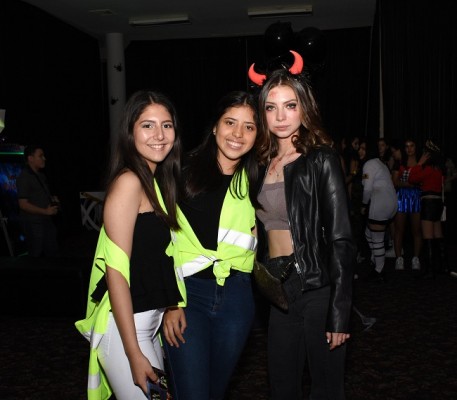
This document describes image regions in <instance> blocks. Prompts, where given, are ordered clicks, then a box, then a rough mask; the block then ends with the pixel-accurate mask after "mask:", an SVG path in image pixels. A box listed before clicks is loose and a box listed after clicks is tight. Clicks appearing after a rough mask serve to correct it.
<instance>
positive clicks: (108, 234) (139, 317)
mask: <svg viewBox="0 0 457 400" xmlns="http://www.w3.org/2000/svg"><path fill="white" fill-rule="evenodd" d="M178 129H179V126H178V122H177V116H176V111H175V108H174V106H173V104H172V103H171V101H170V100H169V99H168V98H167V97H166V96H165V95H163V94H161V93H159V92H156V91H149V90H141V91H138V92H135V93H134V94H133V95H132V96H131V97H130V98H129V100H128V101H127V103H126V105H125V108H124V114H123V117H122V120H121V126H120V132H119V137H118V139H117V143H116V144H115V147H114V150H113V154H112V157H111V162H110V166H109V175H108V185H107V191H106V198H105V205H104V210H103V221H104V224H103V226H102V228H101V230H100V235H99V239H98V244H97V249H96V252H95V257H94V264H93V267H92V273H91V277H90V284H89V296H88V301H87V312H86V318H85V319H83V320H80V321H77V322H76V327H77V329H78V330H79V332H80V333H81V334H83V335H84V337H86V338H87V339H88V340H89V341H90V345H91V348H90V359H89V379H88V399H89V400H95V399H97V400H105V399H108V398H110V396H111V394H112V393H114V395H115V397H116V399H117V400H144V399H146V396H147V394H149V393H148V392H149V390H148V384H149V383H151V382H157V381H158V374H157V371H156V370H155V369H156V368H157V369H160V370H163V369H164V360H163V355H162V349H161V346H160V342H159V337H158V332H159V327H160V325H161V322H162V317H163V313H164V310H165V308H166V307H168V306H171V305H176V304H178V302H179V301H180V300H181V299H182V298H181V296H180V293H179V290H178V285H177V281H176V276H175V273H174V269H173V259H172V258H171V257H169V256H167V255H166V253H165V251H166V249H167V247H168V246H169V245H170V241H171V235H170V229H173V230H179V225H178V221H177V210H176V199H177V193H178V189H177V182H178V181H179V171H180V155H181V154H180V153H181V141H180V137H179V134H178Z"/></svg>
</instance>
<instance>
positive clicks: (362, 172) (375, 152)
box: [339, 137, 457, 280]
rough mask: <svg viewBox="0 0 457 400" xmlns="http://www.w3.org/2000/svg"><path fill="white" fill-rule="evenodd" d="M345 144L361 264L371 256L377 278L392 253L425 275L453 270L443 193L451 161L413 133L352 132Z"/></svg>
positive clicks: (451, 175)
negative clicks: (386, 135) (401, 135)
mask: <svg viewBox="0 0 457 400" xmlns="http://www.w3.org/2000/svg"><path fill="white" fill-rule="evenodd" d="M345 143H349V145H348V146H345V145H344V144H345ZM342 144H343V145H342V146H340V149H339V150H340V158H341V163H342V167H343V170H344V172H345V174H346V184H347V189H348V193H349V199H350V210H351V211H350V212H351V222H352V225H353V230H354V237H355V240H356V243H357V261H358V263H359V264H361V265H363V264H365V265H366V262H364V261H366V260H367V259H368V263H369V264H370V265H371V267H372V268H371V269H370V270H369V276H370V277H372V278H374V279H378V280H383V279H384V277H385V269H384V266H385V259H386V258H389V257H392V258H395V270H397V271H403V270H405V269H406V268H411V270H412V271H413V272H414V273H416V274H417V276H418V277H422V278H434V277H435V276H436V274H438V273H448V272H450V271H449V265H448V263H447V250H446V244H445V240H444V227H443V221H444V220H445V213H446V206H449V205H450V204H449V201H447V199H446V197H447V196H446V194H445V193H448V194H450V193H452V190H451V189H452V186H451V185H452V184H451V182H452V181H453V180H454V179H455V178H456V175H457V172H456V169H455V166H454V164H453V162H452V160H451V159H449V158H448V159H446V158H445V157H444V155H443V152H442V150H441V149H440V148H439V146H437V145H436V144H435V143H434V142H433V141H432V140H430V139H429V140H427V141H426V142H425V143H424V144H423V145H422V146H419V144H418V143H416V141H415V140H414V139H412V138H407V139H406V140H404V141H403V142H400V141H398V140H391V141H387V140H386V139H385V138H376V139H372V138H359V137H351V138H348V139H345V140H343V141H342ZM420 148H422V150H420ZM348 166H349V167H348ZM446 187H447V191H445V188H446ZM407 228H408V231H407ZM408 233H409V234H410V235H409V236H407V234H408ZM408 238H410V239H411V240H410V241H408V240H407V239H408ZM409 243H411V246H409V247H410V248H406V247H407V246H406V245H407V244H409Z"/></svg>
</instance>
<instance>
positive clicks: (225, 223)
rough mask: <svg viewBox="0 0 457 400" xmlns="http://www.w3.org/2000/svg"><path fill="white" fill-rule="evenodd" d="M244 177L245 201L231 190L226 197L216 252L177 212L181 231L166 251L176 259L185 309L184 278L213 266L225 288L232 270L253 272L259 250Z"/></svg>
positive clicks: (216, 275) (181, 304)
mask: <svg viewBox="0 0 457 400" xmlns="http://www.w3.org/2000/svg"><path fill="white" fill-rule="evenodd" d="M242 178H243V179H242V183H243V185H242V193H246V196H245V198H243V199H239V198H237V197H235V196H232V194H231V193H230V190H227V194H226V195H225V198H224V203H223V205H222V210H221V216H220V222H219V231H218V240H217V242H218V245H217V249H216V250H209V249H206V248H204V247H203V246H202V245H201V243H200V241H199V240H198V238H197V236H196V235H195V233H194V231H193V230H192V227H191V226H190V224H189V221H188V220H187V219H186V217H185V215H184V214H183V213H182V211H181V210H180V209H178V221H179V225H180V227H181V230H180V231H178V232H172V242H171V243H170V246H169V248H168V249H167V254H169V255H172V256H173V259H174V264H175V270H176V275H177V279H178V286H179V290H180V292H181V296H182V297H183V299H184V301H183V302H181V303H180V304H179V306H180V307H185V305H186V303H187V295H186V287H185V283H184V277H186V276H189V275H193V274H194V273H196V272H198V271H201V270H203V269H205V268H208V267H209V266H210V265H214V266H213V272H214V275H215V277H216V282H217V283H218V284H219V285H221V286H223V285H224V283H225V279H226V278H227V277H228V276H229V275H230V270H231V269H234V270H238V271H242V272H251V271H252V268H253V265H254V258H255V250H256V247H257V238H256V237H255V236H254V235H253V234H252V228H253V227H254V226H255V209H254V207H253V206H252V204H251V201H250V199H249V196H248V180H247V176H246V173H245V172H243V175H242ZM232 184H233V180H232Z"/></svg>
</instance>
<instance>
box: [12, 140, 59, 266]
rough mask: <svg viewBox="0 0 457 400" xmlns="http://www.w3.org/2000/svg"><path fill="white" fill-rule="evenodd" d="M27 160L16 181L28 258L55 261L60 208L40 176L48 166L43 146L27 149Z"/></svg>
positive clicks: (44, 177)
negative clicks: (55, 219) (56, 219)
mask: <svg viewBox="0 0 457 400" xmlns="http://www.w3.org/2000/svg"><path fill="white" fill-rule="evenodd" d="M24 157H25V161H26V166H25V167H24V169H23V170H22V172H21V174H20V175H19V176H18V177H17V179H16V187H17V195H18V200H19V209H20V216H21V220H22V222H23V227H24V233H25V238H26V243H27V249H28V254H29V256H31V257H40V256H46V257H55V256H57V255H58V244H57V229H56V226H55V224H54V221H53V219H52V217H53V216H54V215H56V214H57V213H58V211H59V204H58V199H57V197H55V196H53V195H51V192H50V190H49V186H48V183H47V180H46V176H45V175H44V174H43V173H42V172H41V170H42V169H43V168H44V167H45V164H46V158H45V156H44V151H43V149H42V148H41V147H40V146H28V147H26V148H25V149H24Z"/></svg>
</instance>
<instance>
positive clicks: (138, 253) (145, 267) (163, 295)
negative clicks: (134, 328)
mask: <svg viewBox="0 0 457 400" xmlns="http://www.w3.org/2000/svg"><path fill="white" fill-rule="evenodd" d="M170 240H171V238H170V229H169V227H168V226H167V225H166V224H165V222H164V221H163V220H162V219H161V218H159V217H158V216H157V215H156V214H155V213H154V212H146V213H142V214H138V217H137V219H136V223H135V229H134V232H133V241H132V255H131V257H130V292H131V294H132V303H133V312H134V313H138V312H143V311H148V310H153V309H157V308H163V307H167V306H174V305H177V304H178V302H179V301H182V298H181V295H180V293H179V290H178V284H177V283H176V277H175V272H174V266H173V258H172V257H168V256H167V255H166V254H165V249H166V248H167V246H168V244H169V243H170Z"/></svg>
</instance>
